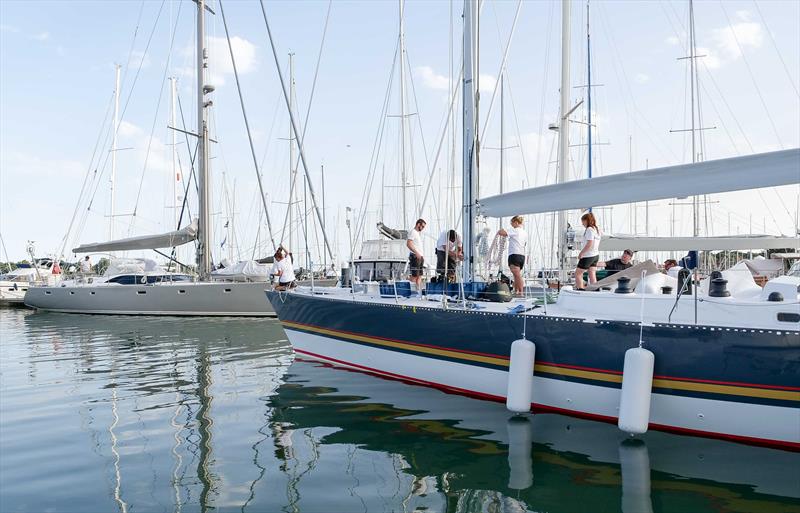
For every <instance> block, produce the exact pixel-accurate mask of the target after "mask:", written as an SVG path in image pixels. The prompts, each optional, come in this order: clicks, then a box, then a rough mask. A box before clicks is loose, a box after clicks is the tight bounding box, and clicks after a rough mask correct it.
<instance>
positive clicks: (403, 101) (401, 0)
mask: <svg viewBox="0 0 800 513" xmlns="http://www.w3.org/2000/svg"><path fill="white" fill-rule="evenodd" d="M399 4H400V182H401V185H400V187H401V191H402V194H403V227H404V228H405V227H407V226H409V224H408V223H409V220H408V205H407V201H408V198H407V194H406V192H407V191H406V186H407V185H408V180H407V177H406V66H405V63H406V36H405V22H404V18H405V16H404V12H403V10H404V7H405V1H404V0H399Z"/></svg>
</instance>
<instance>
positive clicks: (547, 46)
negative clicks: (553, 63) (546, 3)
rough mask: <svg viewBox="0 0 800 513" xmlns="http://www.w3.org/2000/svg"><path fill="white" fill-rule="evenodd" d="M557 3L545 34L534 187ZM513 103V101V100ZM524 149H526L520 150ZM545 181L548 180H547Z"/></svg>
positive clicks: (537, 175)
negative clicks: (554, 13)
mask: <svg viewBox="0 0 800 513" xmlns="http://www.w3.org/2000/svg"><path fill="white" fill-rule="evenodd" d="M554 5H555V3H554V2H550V10H549V13H548V16H547V34H546V35H545V45H544V47H545V48H544V77H543V79H542V97H541V101H540V102H539V130H538V131H537V133H536V167H535V168H534V171H533V173H534V174H533V185H534V187H535V186H536V185H538V180H539V166H540V165H541V163H542V159H541V158H540V156H539V155H540V152H541V149H542V139H543V137H542V132H543V130H544V102H545V98H546V97H547V94H546V92H547V77H548V75H549V72H550V43H551V40H552V38H553V10H554V9H553V6H554ZM512 104H513V101H512ZM521 146H522V141H521V140H520V147H521ZM520 151H523V154H524V150H520ZM545 183H547V181H546V180H545Z"/></svg>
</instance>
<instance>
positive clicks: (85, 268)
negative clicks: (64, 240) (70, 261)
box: [81, 259, 92, 273]
mask: <svg viewBox="0 0 800 513" xmlns="http://www.w3.org/2000/svg"><path fill="white" fill-rule="evenodd" d="M91 271H92V262H91V261H90V260H86V259H84V260H81V272H82V273H88V272H91Z"/></svg>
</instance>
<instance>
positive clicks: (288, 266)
mask: <svg viewBox="0 0 800 513" xmlns="http://www.w3.org/2000/svg"><path fill="white" fill-rule="evenodd" d="M283 252H284V249H283V247H281V248H280V249H278V251H276V252H275V263H273V264H272V270H271V271H270V274H271V275H272V276H275V277H277V279H278V280H277V281H278V284H277V285H276V286H275V290H288V289H293V288H295V287H296V286H297V285H296V284H295V275H294V268H293V267H292V260H291V259H290V258H286V257H285V256H284V255H283Z"/></svg>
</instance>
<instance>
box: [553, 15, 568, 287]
mask: <svg viewBox="0 0 800 513" xmlns="http://www.w3.org/2000/svg"><path fill="white" fill-rule="evenodd" d="M569 43H570V2H569V1H567V0H565V1H562V2H561V107H560V118H561V120H560V123H559V126H558V182H559V183H564V182H566V181H567V179H568V172H567V171H568V168H569V119H568V117H569V110H570V109H569V82H570V79H569V71H570V69H569V68H570V64H569V62H570V59H569V57H570V55H569V54H570V44H569ZM556 230H557V231H556V240H557V241H558V263H559V266H558V267H559V276H560V277H561V278H562V281H564V278H566V275H565V272H566V268H567V240H566V233H567V212H566V211H564V210H561V211H559V212H558V223H557V227H556Z"/></svg>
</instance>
